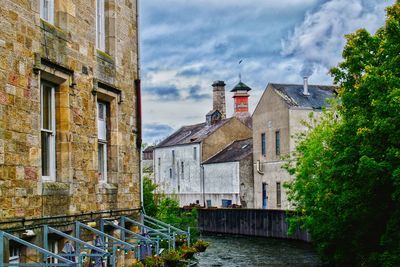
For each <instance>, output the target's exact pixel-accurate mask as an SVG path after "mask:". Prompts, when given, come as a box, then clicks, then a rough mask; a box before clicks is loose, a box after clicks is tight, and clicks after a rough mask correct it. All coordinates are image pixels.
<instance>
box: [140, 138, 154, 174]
mask: <svg viewBox="0 0 400 267" xmlns="http://www.w3.org/2000/svg"><path fill="white" fill-rule="evenodd" d="M153 150H154V146H148V147H146V148H145V149H144V150H143V152H142V153H143V154H142V172H143V175H144V176H146V177H148V178H150V179H152V180H153V181H154V170H153V169H154V167H153Z"/></svg>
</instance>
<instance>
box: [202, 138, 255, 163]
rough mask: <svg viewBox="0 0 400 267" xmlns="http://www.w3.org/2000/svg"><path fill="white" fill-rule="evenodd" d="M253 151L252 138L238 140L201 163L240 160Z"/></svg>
mask: <svg viewBox="0 0 400 267" xmlns="http://www.w3.org/2000/svg"><path fill="white" fill-rule="evenodd" d="M252 153H253V139H252V138H249V139H244V140H238V141H235V142H233V143H231V144H230V145H229V146H227V147H226V148H224V149H223V150H222V151H220V152H218V153H217V154H216V155H215V156H213V157H212V158H210V159H208V160H206V161H205V162H204V163H203V164H211V163H222V162H233V161H240V160H242V159H244V158H245V157H247V156H248V155H250V154H252Z"/></svg>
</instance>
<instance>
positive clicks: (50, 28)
mask: <svg viewBox="0 0 400 267" xmlns="http://www.w3.org/2000/svg"><path fill="white" fill-rule="evenodd" d="M40 28H41V29H42V30H44V31H46V32H49V33H51V34H53V35H55V36H57V37H59V38H61V39H64V40H65V41H67V40H68V34H67V33H66V32H65V31H63V30H62V29H60V28H58V27H57V26H55V25H54V24H52V23H50V22H48V21H46V20H44V19H42V18H41V19H40Z"/></svg>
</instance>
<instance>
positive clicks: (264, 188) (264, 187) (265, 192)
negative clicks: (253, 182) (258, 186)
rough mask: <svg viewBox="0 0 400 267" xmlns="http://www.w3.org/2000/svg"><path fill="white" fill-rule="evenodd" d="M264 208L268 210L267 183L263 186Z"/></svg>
mask: <svg viewBox="0 0 400 267" xmlns="http://www.w3.org/2000/svg"><path fill="white" fill-rule="evenodd" d="M262 208H263V209H266V208H267V183H263V184H262Z"/></svg>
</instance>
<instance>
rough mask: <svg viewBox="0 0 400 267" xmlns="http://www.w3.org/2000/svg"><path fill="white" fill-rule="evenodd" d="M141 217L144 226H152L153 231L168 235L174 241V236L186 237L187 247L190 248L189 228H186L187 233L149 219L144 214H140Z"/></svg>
mask: <svg viewBox="0 0 400 267" xmlns="http://www.w3.org/2000/svg"><path fill="white" fill-rule="evenodd" d="M142 216H143V223H144V225H146V224H147V225H152V228H153V229H155V230H157V231H159V232H162V233H168V235H169V236H172V237H173V238H174V239H175V237H176V235H184V236H186V240H187V244H188V246H190V227H188V230H187V231H184V230H181V229H179V228H177V227H175V226H173V225H170V224H168V223H165V222H163V221H160V220H157V219H156V218H153V217H150V216H148V215H146V214H142Z"/></svg>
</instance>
